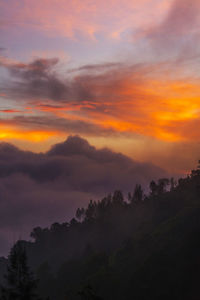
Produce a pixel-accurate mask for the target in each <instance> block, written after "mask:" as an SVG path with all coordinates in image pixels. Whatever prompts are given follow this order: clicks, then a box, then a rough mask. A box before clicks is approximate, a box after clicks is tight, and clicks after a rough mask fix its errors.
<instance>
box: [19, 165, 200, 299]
mask: <svg viewBox="0 0 200 300" xmlns="http://www.w3.org/2000/svg"><path fill="white" fill-rule="evenodd" d="M31 236H32V238H33V239H34V242H25V241H20V243H21V244H23V245H24V246H25V249H26V252H27V255H28V259H29V263H30V265H31V268H32V269H33V270H34V271H35V273H36V274H37V277H38V279H39V284H38V292H39V294H40V295H41V296H42V297H44V298H46V297H47V296H49V297H50V299H52V300H67V299H69V300H73V299H77V300H78V299H104V300H110V299H120V300H122V299H127V300H128V299H136V300H147V299H148V300H149V299H152V300H156V299H159V300H160V299H162V300H165V299H166V300H167V299H176V300H178V299H180V300H184V299H185V300H186V299H190V300H196V299H199V277H200V254H199V253H200V170H199V169H197V170H194V171H192V172H191V174H190V176H188V177H187V178H185V179H180V180H179V181H178V183H176V182H175V181H174V180H173V179H171V180H167V179H161V180H159V181H158V182H157V183H155V182H151V183H150V193H149V195H148V196H145V195H144V194H143V191H142V188H141V186H140V185H137V186H136V187H135V190H134V192H133V193H132V194H129V196H128V199H126V200H124V197H123V195H122V193H121V192H120V191H116V192H115V193H114V194H113V195H109V196H107V197H105V198H104V199H102V200H101V201H99V202H93V201H90V203H89V205H88V207H87V208H86V209H83V208H79V209H78V210H77V213H76V218H74V219H72V220H71V221H70V223H63V224H58V223H55V224H53V225H52V226H51V228H49V229H48V228H45V229H42V228H40V227H38V228H35V229H34V230H33V231H32V233H31Z"/></svg>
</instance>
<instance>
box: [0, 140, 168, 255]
mask: <svg viewBox="0 0 200 300" xmlns="http://www.w3.org/2000/svg"><path fill="white" fill-rule="evenodd" d="M165 175H166V173H165V171H163V170H162V169H160V168H158V167H156V166H154V165H152V164H147V163H139V162H136V161H133V160H131V159H130V158H128V157H127V156H125V155H123V154H120V153H115V152H112V151H111V150H109V149H99V150H98V149H96V148H95V147H94V146H91V145H90V144H89V143H88V142H87V141H86V140H84V139H82V138H80V137H78V136H70V137H68V139H67V140H66V141H65V142H63V143H60V144H56V145H54V146H53V147H52V148H51V149H50V150H49V151H48V152H46V153H39V154H36V153H33V152H28V151H22V150H20V149H18V148H17V147H15V146H13V145H11V144H7V143H1V144H0V239H1V240H5V241H4V242H2V243H1V247H0V252H1V254H4V253H5V251H7V250H8V247H9V246H10V245H11V243H12V242H14V240H15V239H18V238H19V237H26V238H27V237H28V234H29V233H30V231H31V229H32V228H33V227H34V226H38V225H41V226H47V225H50V224H51V223H53V222H55V221H69V219H70V218H72V217H73V215H74V213H75V210H76V209H77V208H78V207H79V206H84V205H86V203H88V201H89V200H90V199H91V198H92V199H97V198H98V197H103V196H104V195H105V194H107V193H109V192H112V191H114V190H115V189H122V190H123V191H125V192H127V191H129V190H133V188H134V185H135V183H137V182H140V183H141V184H143V186H144V187H146V186H147V184H148V182H149V181H150V180H151V179H152V178H159V177H161V176H165ZM24 224H25V225H24Z"/></svg>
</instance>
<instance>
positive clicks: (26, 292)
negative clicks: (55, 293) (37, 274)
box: [0, 241, 40, 300]
mask: <svg viewBox="0 0 200 300" xmlns="http://www.w3.org/2000/svg"><path fill="white" fill-rule="evenodd" d="M36 288H37V281H36V280H35V278H34V276H33V273H32V272H31V271H30V270H29V267H28V265H27V256H26V251H25V248H24V246H23V244H22V241H18V242H17V243H16V244H15V245H14V246H13V247H12V249H11V251H10V255H9V257H8V267H7V274H6V275H5V286H2V287H1V298H0V299H1V300H33V299H34V300H35V299H37V300H39V299H40V298H39V297H38V296H37V295H36V293H35V290H36Z"/></svg>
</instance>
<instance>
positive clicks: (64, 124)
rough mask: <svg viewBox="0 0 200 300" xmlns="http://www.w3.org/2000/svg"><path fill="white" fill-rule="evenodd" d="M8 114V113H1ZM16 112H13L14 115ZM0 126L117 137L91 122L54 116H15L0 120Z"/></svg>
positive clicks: (110, 131) (110, 129)
mask: <svg viewBox="0 0 200 300" xmlns="http://www.w3.org/2000/svg"><path fill="white" fill-rule="evenodd" d="M3 112H5V113H8V112H10V111H8V110H6V111H3ZM15 112H17V111H13V113H15ZM0 124H3V125H14V126H17V127H21V128H25V129H30V130H38V131H41V130H47V131H50V132H52V131H61V132H65V133H66V134H68V133H70V134H80V135H92V136H96V135H98V136H107V135H119V133H117V132H116V131H115V130H114V129H112V128H102V127H100V126H98V125H95V124H92V123H91V122H89V121H88V122H86V121H81V120H70V119H65V118H61V117H60V118H59V117H55V116H42V117H40V116H28V117H26V116H23V115H21V116H15V117H12V119H7V120H5V119H3V120H0Z"/></svg>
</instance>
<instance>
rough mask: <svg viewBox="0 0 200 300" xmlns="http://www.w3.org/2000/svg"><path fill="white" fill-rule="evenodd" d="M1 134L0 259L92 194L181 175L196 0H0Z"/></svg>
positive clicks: (194, 147)
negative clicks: (35, 229) (35, 230)
mask: <svg viewBox="0 0 200 300" xmlns="http://www.w3.org/2000/svg"><path fill="white" fill-rule="evenodd" d="M0 142H2V143H0V245H1V246H0V255H1V254H5V253H7V251H8V248H9V247H10V245H11V244H12V242H13V241H15V240H16V239H17V238H19V237H25V238H27V236H28V234H29V232H30V231H31V229H32V228H33V227H34V226H38V225H40V226H48V225H49V224H51V223H52V222H55V221H65V220H66V219H69V218H70V217H72V216H73V214H74V212H75V210H76V209H77V207H78V206H79V205H80V206H83V205H85V204H86V203H87V202H88V200H89V199H91V198H93V199H96V198H98V197H101V196H103V195H105V193H107V192H112V191H113V190H114V189H116V188H117V189H122V190H123V191H125V192H127V191H129V190H131V189H133V188H134V184H136V183H138V182H139V183H141V184H142V185H143V186H144V188H145V189H146V188H147V186H148V183H149V181H150V180H151V179H152V178H155V179H158V178H160V177H163V176H177V175H186V174H187V173H188V172H189V170H190V169H191V168H194V167H196V164H197V161H198V159H200V1H199V0H140V1H136V0H132V1H131V0H123V1H122V0H110V1H105V0H95V1H93V0H85V1H82V0H59V1H58V0H0ZM5 142H6V143H5ZM119 152H120V153H121V154H119ZM24 224H26V228H25V227H24Z"/></svg>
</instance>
